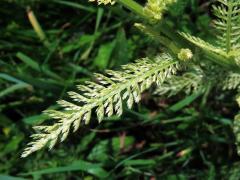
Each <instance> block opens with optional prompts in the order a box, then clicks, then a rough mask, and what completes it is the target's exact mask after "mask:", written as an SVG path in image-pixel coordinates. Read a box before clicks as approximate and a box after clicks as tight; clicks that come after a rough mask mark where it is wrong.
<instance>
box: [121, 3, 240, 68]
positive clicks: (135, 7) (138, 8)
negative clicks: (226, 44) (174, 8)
mask: <svg viewBox="0 0 240 180" xmlns="http://www.w3.org/2000/svg"><path fill="white" fill-rule="evenodd" d="M117 1H118V2H119V3H120V4H122V5H123V6H124V7H126V8H127V9H129V10H131V11H133V12H135V13H136V14H137V15H139V16H141V17H143V18H144V19H149V17H147V16H146V15H145V13H144V11H143V10H144V7H143V6H142V5H140V4H139V3H137V2H135V1H134V0H117ZM159 30H160V32H161V33H162V34H164V35H165V36H167V37H168V38H169V39H168V38H166V37H163V36H160V35H159V34H158V32H154V33H157V34H158V36H157V40H158V41H159V42H160V43H161V44H163V45H165V46H166V45H167V46H166V47H168V48H170V49H171V50H172V51H173V52H174V53H176V52H177V49H179V48H180V49H181V47H189V48H190V49H195V48H196V46H194V45H193V44H189V43H185V42H186V40H185V39H184V38H183V37H181V36H179V35H178V34H177V33H176V32H174V31H172V30H171V28H170V27H169V26H168V25H167V24H166V23H164V21H162V22H161V23H160V29H159ZM171 41H172V42H171ZM173 41H174V42H175V43H173ZM175 44H177V45H178V46H180V47H178V46H176V45H175ZM203 52H204V54H205V55H207V57H209V60H211V61H212V62H214V63H216V64H218V65H220V66H223V67H228V68H230V69H231V70H234V71H237V72H240V69H239V68H238V67H237V66H236V65H235V63H233V62H232V61H230V62H227V61H226V59H225V57H222V56H220V55H217V54H215V53H212V52H208V51H203Z"/></svg>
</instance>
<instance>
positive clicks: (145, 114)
mask: <svg viewBox="0 0 240 180" xmlns="http://www.w3.org/2000/svg"><path fill="white" fill-rule="evenodd" d="M208 4H209V1H201V2H200V1H199V3H197V1H191V0H189V1H186V5H184V3H183V4H182V5H180V4H178V5H177V6H176V7H173V8H175V9H173V10H172V11H171V13H170V14H171V15H170V16H167V17H166V18H168V19H169V20H171V19H174V22H176V24H174V26H176V27H178V28H180V29H182V30H184V31H190V32H194V33H198V34H199V35H200V36H204V37H207V35H209V34H211V31H209V28H208V26H209V22H210V17H209V10H208V8H207V5H208ZM30 8H31V10H32V11H33V12H34V14H35V16H36V17H37V19H38V21H39V24H40V26H41V27H42V29H43V32H42V33H44V36H45V37H46V38H45V39H41V33H40V34H39V32H36V31H34V29H33V27H32V26H31V24H30V22H29V20H28V16H27V14H28V13H29V9H30ZM27 10H28V11H27ZM186 12H188V13H186ZM193 15H194V16H193ZM0 17H1V18H0V174H1V175H0V179H7V178H10V176H12V177H11V178H13V177H19V178H20V179H21V178H26V179H32V178H34V179H86V180H88V179H99V178H103V179H151V178H153V179H154V178H155V179H171V180H172V179H219V178H221V179H233V180H235V179H239V178H240V171H239V158H238V156H237V155H236V150H235V146H234V137H233V134H232V130H231V125H232V118H233V115H234V114H235V112H236V111H237V109H236V107H237V106H236V104H235V102H234V101H233V99H230V98H229V97H231V96H230V95H229V94H227V93H225V94H220V93H219V92H215V91H214V90H213V91H212V92H211V94H208V95H207V94H197V95H196V94H194V95H190V96H188V97H186V98H183V97H184V96H182V95H179V96H177V97H174V98H171V99H168V98H167V97H156V96H152V95H151V90H150V91H148V92H145V93H144V94H143V98H142V103H141V105H139V106H136V107H135V108H134V110H133V111H130V110H127V109H126V111H125V113H124V115H123V116H122V117H121V118H118V117H113V118H111V119H105V121H104V122H103V123H102V124H101V125H98V124H97V122H96V121H93V123H92V124H91V125H89V126H85V127H82V128H81V129H80V130H79V131H78V132H76V133H75V134H72V135H71V136H69V138H68V139H67V140H66V141H65V142H64V143H62V144H59V145H57V146H56V147H55V148H54V149H53V150H52V151H50V152H49V151H48V150H46V149H45V150H42V151H39V152H37V153H35V154H33V155H31V156H29V157H27V158H25V159H21V158H20V154H21V152H22V151H23V148H24V146H25V145H26V143H27V142H28V141H29V135H30V134H32V131H33V130H32V128H31V126H32V125H36V124H39V123H41V122H43V121H45V123H48V120H47V117H46V116H45V115H42V114H41V112H42V111H43V110H45V109H47V108H57V107H56V104H55V101H56V100H58V99H61V98H67V97H65V95H66V91H68V90H73V89H74V85H76V84H79V83H82V82H84V81H85V80H87V79H92V75H93V73H94V72H103V71H104V70H105V69H108V68H111V69H117V68H119V66H120V65H122V64H126V63H128V62H130V61H133V60H134V59H136V58H139V57H144V56H145V55H146V54H147V55H148V56H151V55H153V54H156V53H158V52H161V50H162V48H161V47H158V46H157V45H155V44H154V42H153V41H152V40H151V39H148V38H147V37H145V36H144V35H143V34H141V33H140V32H138V31H137V30H136V29H135V28H134V27H133V22H134V21H139V19H138V18H137V17H134V16H133V15H132V14H128V12H127V11H126V10H124V9H122V8H121V7H118V6H115V7H113V8H108V7H98V6H96V5H94V4H90V3H87V2H83V1H79V0H78V1H77V0H75V1H74V0H71V1H64V0H62V1H60V0H51V1H37V0H36V1H30V0H28V1H27V0H25V1H24V0H22V1H17V0H15V1H11V0H8V1H7V0H3V1H1V2H0ZM169 22H170V21H169ZM13 180H14V178H13Z"/></svg>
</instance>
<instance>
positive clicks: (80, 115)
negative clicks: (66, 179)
mask: <svg viewBox="0 0 240 180" xmlns="http://www.w3.org/2000/svg"><path fill="white" fill-rule="evenodd" d="M89 1H91V2H97V3H98V4H104V5H114V4H115V3H116V4H117V3H119V4H121V5H123V6H125V7H126V8H128V9H129V10H131V11H132V12H134V13H136V15H138V16H140V17H141V18H142V19H143V23H142V24H141V23H136V24H135V26H136V27H137V28H138V29H139V30H140V31H142V32H143V33H145V34H147V35H149V36H150V37H152V38H154V40H156V41H157V42H158V43H159V44H161V45H162V46H164V47H165V52H164V53H161V54H158V55H156V56H155V58H150V57H146V58H141V59H139V60H136V62H135V63H132V64H128V65H124V66H122V70H120V71H112V70H108V71H106V74H105V75H102V74H96V75H95V77H96V82H92V81H88V82H86V83H85V84H84V85H79V86H78V87H77V88H78V90H79V92H69V93H68V94H69V97H70V98H71V99H72V102H68V101H65V100H60V101H58V104H59V105H60V106H61V107H62V108H63V109H62V110H46V111H45V112H44V113H46V114H47V115H48V116H49V117H51V118H52V119H56V120H57V121H56V122H55V123H54V124H53V125H46V126H44V125H41V126H36V127H34V129H35V130H36V132H37V133H36V134H33V135H32V139H33V140H32V142H30V143H29V144H28V147H27V148H26V149H25V150H24V152H23V154H22V157H26V156H28V155H29V154H31V153H33V152H35V151H37V150H40V149H42V148H43V147H45V146H47V147H49V149H52V148H53V147H54V145H55V144H56V143H57V142H59V141H61V142H62V141H64V140H65V139H66V138H67V136H68V134H69V133H70V132H71V131H74V132H75V131H77V130H78V129H79V127H80V125H82V124H88V123H89V122H90V121H91V116H92V114H93V113H96V115H97V118H98V121H99V123H100V122H101V121H102V120H103V118H104V117H105V116H107V117H110V116H112V115H114V114H116V115H118V116H121V115H122V113H123V105H124V104H125V103H126V104H127V107H128V108H132V106H133V104H134V103H139V102H140V100H141V93H142V92H143V91H145V90H147V89H148V88H149V87H151V85H153V84H156V85H157V88H156V91H155V94H159V95H166V96H168V97H170V96H173V95H176V94H177V93H179V92H185V93H186V94H190V93H198V92H206V91H208V90H209V89H212V87H214V88H218V89H221V90H229V91H230V90H231V91H232V90H235V91H239V90H240V88H239V87H240V42H239V41H240V25H239V22H240V14H239V13H240V0H217V1H218V3H217V4H218V5H214V6H213V12H214V15H215V16H216V18H215V20H214V21H213V22H214V27H215V29H216V34H217V36H216V40H215V42H216V43H214V44H211V43H209V42H206V41H204V40H202V39H200V38H198V37H195V36H193V35H190V34H188V33H185V32H178V31H174V30H172V29H171V28H170V27H169V26H168V24H167V23H166V22H165V20H164V17H163V15H164V13H165V12H166V11H167V9H168V7H169V6H170V5H171V4H172V3H175V2H176V0H148V1H147V2H146V5H145V7H144V6H142V5H140V4H138V3H137V2H135V1H133V0H89ZM236 100H237V102H238V103H239V104H240V95H236ZM233 132H234V133H235V135H236V144H237V146H240V115H237V116H236V118H235V121H234V125H233ZM239 153H240V151H239Z"/></svg>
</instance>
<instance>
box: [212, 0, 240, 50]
mask: <svg viewBox="0 0 240 180" xmlns="http://www.w3.org/2000/svg"><path fill="white" fill-rule="evenodd" d="M218 2H220V3H221V5H220V6H219V5H218V6H216V5H214V6H213V12H214V14H215V16H216V17H217V19H215V20H214V26H215V28H216V29H217V30H218V32H219V35H217V38H218V44H219V45H220V46H221V47H222V48H224V50H225V52H227V53H230V52H231V51H232V52H233V51H236V50H237V49H239V46H240V43H239V38H240V25H239V23H240V18H239V17H240V9H239V8H240V1H239V0H218Z"/></svg>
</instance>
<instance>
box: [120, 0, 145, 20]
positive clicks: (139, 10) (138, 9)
mask: <svg viewBox="0 0 240 180" xmlns="http://www.w3.org/2000/svg"><path fill="white" fill-rule="evenodd" d="M117 1H118V2H119V3H120V4H122V5H123V6H124V7H126V8H127V9H129V10H131V11H133V12H134V13H136V14H138V15H139V16H141V17H143V18H144V19H146V18H148V17H147V16H146V15H145V13H144V11H143V10H144V8H143V6H141V5H140V4H138V3H137V2H135V1H133V0H117Z"/></svg>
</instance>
